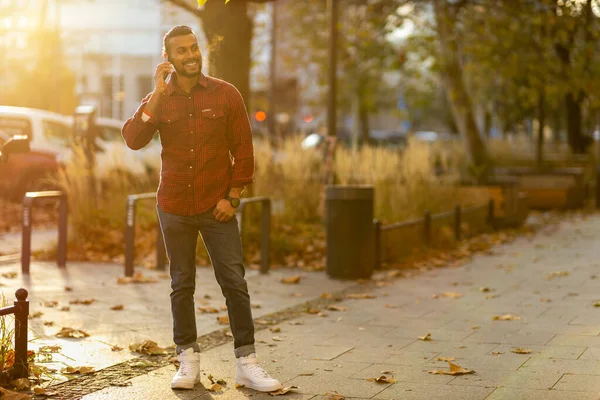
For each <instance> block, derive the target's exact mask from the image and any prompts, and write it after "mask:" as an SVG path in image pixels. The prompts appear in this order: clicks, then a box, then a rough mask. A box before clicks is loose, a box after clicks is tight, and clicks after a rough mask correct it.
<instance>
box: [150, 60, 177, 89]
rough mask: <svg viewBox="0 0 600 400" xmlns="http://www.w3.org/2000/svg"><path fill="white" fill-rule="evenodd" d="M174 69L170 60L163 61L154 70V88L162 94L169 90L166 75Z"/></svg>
mask: <svg viewBox="0 0 600 400" xmlns="http://www.w3.org/2000/svg"><path fill="white" fill-rule="evenodd" d="M171 71H173V66H172V65H171V63H170V62H167V61H165V62H162V63H160V64H158V66H157V67H156V71H155V72H154V90H155V91H158V92H159V93H160V94H164V93H165V92H166V91H167V84H166V82H165V76H167V74H170V73H171Z"/></svg>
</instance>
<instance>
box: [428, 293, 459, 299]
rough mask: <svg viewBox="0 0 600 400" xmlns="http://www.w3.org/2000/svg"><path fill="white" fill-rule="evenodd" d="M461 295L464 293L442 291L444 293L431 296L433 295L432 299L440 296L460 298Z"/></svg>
mask: <svg viewBox="0 0 600 400" xmlns="http://www.w3.org/2000/svg"><path fill="white" fill-rule="evenodd" d="M463 296H464V295H463V294H462V293H457V292H444V293H438V294H434V295H432V296H431V297H433V298H434V299H439V298H440V297H448V298H451V299H460V298H461V297H463Z"/></svg>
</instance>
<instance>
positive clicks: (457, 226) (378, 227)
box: [373, 200, 494, 269]
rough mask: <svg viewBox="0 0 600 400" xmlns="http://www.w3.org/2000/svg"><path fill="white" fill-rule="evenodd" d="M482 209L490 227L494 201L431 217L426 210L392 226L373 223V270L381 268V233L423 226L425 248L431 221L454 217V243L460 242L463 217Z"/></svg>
mask: <svg viewBox="0 0 600 400" xmlns="http://www.w3.org/2000/svg"><path fill="white" fill-rule="evenodd" d="M483 209H487V216H486V221H485V223H486V225H488V226H492V225H493V221H494V200H490V201H489V202H488V203H487V204H485V205H481V206H472V207H466V208H462V207H461V206H460V205H457V206H456V207H454V210H452V211H446V212H442V213H438V214H433V215H432V214H431V213H430V212H429V210H427V211H425V213H424V215H423V218H415V219H411V220H408V221H402V222H395V223H392V224H386V225H383V224H382V223H381V221H378V220H375V221H373V229H374V230H375V268H376V269H377V268H379V267H380V266H381V235H382V233H383V232H386V231H391V230H394V229H402V228H408V227H411V226H415V225H420V224H423V243H424V244H425V246H431V241H432V237H431V236H432V235H431V233H432V221H436V220H441V219H444V218H449V217H454V220H453V230H454V238H455V239H456V241H460V240H462V221H463V217H464V216H465V215H467V214H470V213H473V212H477V211H481V210H483Z"/></svg>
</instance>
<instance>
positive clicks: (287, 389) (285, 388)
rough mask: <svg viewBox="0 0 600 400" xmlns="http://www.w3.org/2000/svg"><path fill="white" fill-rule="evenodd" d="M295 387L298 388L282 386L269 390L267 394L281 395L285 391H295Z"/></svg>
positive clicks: (285, 392)
mask: <svg viewBox="0 0 600 400" xmlns="http://www.w3.org/2000/svg"><path fill="white" fill-rule="evenodd" d="M236 387H237V385H236ZM297 389H298V386H289V387H284V388H283V389H278V390H275V391H274V392H269V394H270V395H271V396H281V395H283V394H287V393H289V392H292V391H295V390H297Z"/></svg>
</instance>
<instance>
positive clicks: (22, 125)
mask: <svg viewBox="0 0 600 400" xmlns="http://www.w3.org/2000/svg"><path fill="white" fill-rule="evenodd" d="M0 131H2V132H3V133H4V135H7V136H8V137H12V136H14V135H25V136H27V137H29V138H30V139H31V123H30V122H29V120H28V119H27V118H19V117H7V116H2V115H0Z"/></svg>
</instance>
